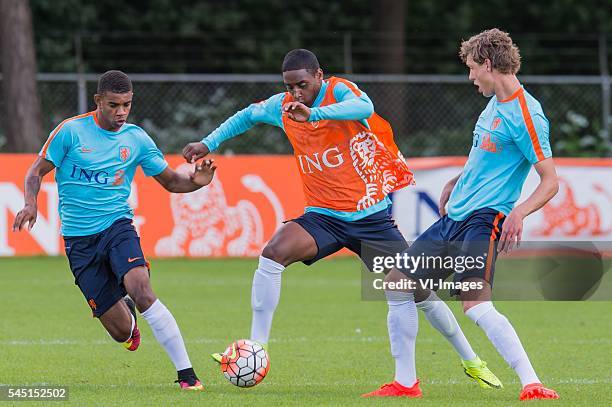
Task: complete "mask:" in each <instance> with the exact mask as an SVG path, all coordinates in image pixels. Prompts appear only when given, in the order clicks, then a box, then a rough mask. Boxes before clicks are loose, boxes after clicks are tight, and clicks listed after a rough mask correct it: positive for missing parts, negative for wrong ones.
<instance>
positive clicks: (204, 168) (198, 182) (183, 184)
mask: <svg viewBox="0 0 612 407" xmlns="http://www.w3.org/2000/svg"><path fill="white" fill-rule="evenodd" d="M216 170H217V166H216V164H215V162H214V161H213V160H204V161H202V162H201V163H197V164H196V165H195V168H194V171H193V172H192V173H191V174H181V173H179V172H176V171H174V170H173V169H172V168H170V167H166V169H165V170H163V171H162V172H161V174H159V175H156V176H155V180H156V181H157V182H159V183H160V184H161V185H162V186H163V187H164V188H165V189H167V190H168V191H170V192H178V193H181V192H193V191H195V190H197V189H200V188H202V187H203V186H205V185H208V184H210V183H211V181H212V179H213V177H214V176H215V171H216Z"/></svg>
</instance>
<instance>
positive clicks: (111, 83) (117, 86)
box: [98, 70, 132, 95]
mask: <svg viewBox="0 0 612 407" xmlns="http://www.w3.org/2000/svg"><path fill="white" fill-rule="evenodd" d="M131 90H132V81H131V80H130V78H128V76H127V75H126V74H124V73H123V72H121V71H116V70H113V71H106V72H104V73H103V74H102V75H101V76H100V79H99V80H98V94H99V95H101V94H103V93H104V92H112V93H126V92H130V91H131Z"/></svg>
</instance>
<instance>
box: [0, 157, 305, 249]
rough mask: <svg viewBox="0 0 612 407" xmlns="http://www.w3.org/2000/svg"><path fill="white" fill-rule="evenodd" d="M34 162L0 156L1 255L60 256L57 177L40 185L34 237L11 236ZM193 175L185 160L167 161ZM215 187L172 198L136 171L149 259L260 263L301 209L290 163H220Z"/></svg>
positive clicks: (134, 201) (135, 198) (137, 210)
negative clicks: (254, 258) (275, 235)
mask: <svg viewBox="0 0 612 407" xmlns="http://www.w3.org/2000/svg"><path fill="white" fill-rule="evenodd" d="M35 158H36V157H35V156H34V155H21V154H3V155H0V160H1V161H2V167H3V168H5V169H6V170H5V171H2V175H1V178H0V255H4V256H12V255H36V254H49V255H59V254H63V245H62V240H61V236H60V234H59V230H60V229H59V228H60V221H59V216H58V212H57V210H58V209H57V208H58V193H57V186H56V184H55V182H54V177H53V175H52V174H49V175H47V177H45V179H44V180H43V185H42V186H41V191H40V194H39V199H38V211H39V214H38V220H37V222H36V225H35V226H34V228H33V229H32V230H31V231H29V232H27V231H26V232H24V231H22V232H21V233H13V232H11V226H12V224H13V221H14V219H15V215H16V214H17V212H18V211H19V210H20V209H21V208H22V207H23V179H24V176H25V174H26V172H27V170H28V168H29V166H30V165H31V164H32V162H33V161H34V159H35ZM166 159H167V161H168V163H169V164H170V166H171V167H172V168H174V169H176V170H178V171H185V172H187V171H189V169H190V168H191V165H189V164H186V163H185V162H184V160H183V159H182V157H180V156H167V157H166ZM215 161H216V162H217V165H218V170H217V172H216V175H215V179H214V181H213V182H212V183H211V184H210V185H208V186H207V187H204V188H202V189H200V190H198V191H195V192H192V193H189V194H171V193H169V192H167V191H166V190H165V189H164V188H163V187H162V186H161V185H159V184H158V183H157V182H156V181H155V179H154V178H151V177H145V176H144V174H143V172H142V171H141V170H140V169H139V170H138V171H137V172H136V176H135V177H134V181H133V183H132V194H131V196H130V199H129V202H130V205H131V206H132V208H133V209H134V225H135V226H136V228H137V230H138V233H139V234H140V236H141V243H142V247H143V250H144V252H145V253H146V254H147V255H148V256H152V257H153V256H154V257H166V256H197V257H200V256H205V257H208V256H214V257H227V256H249V257H250V256H258V255H259V254H260V252H261V250H262V248H263V246H264V245H265V243H266V242H267V240H269V239H270V237H271V236H272V234H273V233H274V232H275V231H276V229H277V228H278V227H279V226H281V225H282V222H283V221H285V220H288V219H292V218H295V217H297V216H300V215H301V214H302V213H303V210H304V195H303V193H302V185H301V182H300V177H299V175H298V172H297V168H296V165H295V159H294V158H293V157H291V156H234V157H222V156H219V157H215Z"/></svg>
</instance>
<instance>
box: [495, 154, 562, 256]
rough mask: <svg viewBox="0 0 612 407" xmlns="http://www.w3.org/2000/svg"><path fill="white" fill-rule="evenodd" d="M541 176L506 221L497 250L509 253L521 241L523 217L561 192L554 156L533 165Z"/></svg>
mask: <svg viewBox="0 0 612 407" xmlns="http://www.w3.org/2000/svg"><path fill="white" fill-rule="evenodd" d="M533 167H534V168H535V170H536V172H537V173H538V175H539V176H540V183H539V184H538V186H537V188H536V189H535V191H533V193H532V194H531V195H529V197H528V198H527V199H526V200H525V201H524V202H523V203H521V204H520V205H517V206H516V207H515V208H514V209H513V210H512V212H510V214H509V215H508V217H507V218H506V220H505V221H504V227H503V229H502V234H501V236H500V237H499V246H498V247H497V250H498V251H500V252H502V251H503V252H506V253H508V252H509V251H510V250H512V249H513V248H514V246H515V244H516V245H519V244H520V243H521V235H522V234H523V219H525V218H526V217H527V216H528V215H529V214H531V213H533V212H535V211H537V210H538V209H540V208H541V207H543V206H544V205H546V203H547V202H548V201H550V200H551V199H552V198H553V197H554V196H555V195H557V192H559V180H558V178H557V171H556V169H555V163H554V161H553V159H552V158H546V159H544V160H542V161H540V162H538V163H536V164H534V166H533Z"/></svg>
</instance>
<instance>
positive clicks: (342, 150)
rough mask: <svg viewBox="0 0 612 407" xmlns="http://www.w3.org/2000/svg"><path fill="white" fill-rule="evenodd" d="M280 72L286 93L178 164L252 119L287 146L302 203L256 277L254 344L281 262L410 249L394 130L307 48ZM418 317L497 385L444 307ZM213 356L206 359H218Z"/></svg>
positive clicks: (275, 295) (408, 178)
mask: <svg viewBox="0 0 612 407" xmlns="http://www.w3.org/2000/svg"><path fill="white" fill-rule="evenodd" d="M282 73H283V81H284V84H285V87H286V89H287V92H285V93H279V94H276V95H274V96H272V97H270V98H269V99H267V100H265V101H263V102H260V103H255V104H251V105H250V106H248V107H247V108H245V109H244V110H241V111H239V112H238V113H236V114H235V115H233V116H232V117H231V118H229V119H228V120H226V121H225V122H224V123H223V124H221V126H219V128H217V129H216V130H214V131H213V132H212V133H211V134H210V135H208V136H207V137H205V138H204V139H203V140H202V141H201V142H195V143H190V144H188V145H187V146H186V147H185V148H184V149H183V155H184V157H185V159H186V160H187V161H188V162H193V160H197V159H200V158H202V157H204V156H206V155H207V154H208V153H209V152H211V151H214V150H215V149H217V147H218V146H219V145H220V144H221V143H222V142H224V141H226V140H228V139H230V138H232V137H235V136H237V135H239V134H241V133H244V132H245V131H247V130H248V129H250V128H251V127H253V126H254V125H255V124H257V123H267V124H271V125H273V126H277V127H280V128H281V129H283V130H284V132H285V134H286V135H287V137H288V138H289V141H290V142H291V144H292V146H293V150H294V155H295V159H296V163H297V166H298V170H299V173H300V176H301V178H302V182H303V189H304V194H305V196H306V204H307V206H306V209H305V213H304V214H303V215H302V216H300V217H298V218H297V219H293V220H291V221H289V222H287V223H285V225H284V226H283V227H281V228H280V229H279V230H278V231H277V232H276V233H275V234H274V236H273V237H272V239H271V240H270V241H269V242H268V244H267V245H266V246H265V248H264V249H263V252H262V254H261V256H260V258H259V266H258V268H257V270H256V271H255V275H254V277H253V288H252V295H251V306H252V309H253V314H252V315H253V316H252V324H251V339H252V340H254V341H257V342H259V343H262V344H264V345H265V344H267V343H268V339H269V336H270V329H271V326H272V317H273V314H274V311H275V309H276V307H277V305H278V301H279V298H280V289H281V274H282V272H283V271H284V270H285V268H286V267H287V266H289V265H290V264H292V263H295V262H298V261H302V262H303V263H305V264H307V265H311V264H313V263H314V262H316V261H318V260H320V259H322V258H324V257H327V256H329V255H330V254H332V253H335V252H337V251H338V250H340V249H342V248H344V247H346V248H348V249H350V250H351V251H353V252H354V253H356V254H357V255H359V256H360V257H361V258H362V259H363V260H364V262H365V264H366V265H367V264H371V262H370V259H369V258H370V255H371V253H366V251H364V250H363V247H362V245H365V246H368V247H371V248H374V249H375V250H377V251H381V252H387V253H391V252H392V253H397V252H399V251H402V250H404V249H405V248H407V247H408V245H407V243H406V241H405V240H404V238H403V236H402V235H401V233H400V232H399V230H398V228H397V226H396V225H395V223H394V221H393V219H392V218H391V216H390V213H389V206H390V200H389V198H388V197H387V194H388V193H390V192H391V191H393V190H396V189H399V188H402V187H405V186H407V185H410V184H412V183H413V179H412V173H411V172H410V170H409V169H408V167H407V165H406V163H405V160H404V159H403V157H402V155H401V153H400V152H399V151H398V149H397V147H396V145H395V142H394V141H393V132H392V129H391V126H390V125H389V123H387V122H386V121H385V120H384V119H382V118H381V117H380V116H378V115H377V114H376V113H374V107H373V104H372V101H371V100H370V98H369V97H368V96H367V95H366V94H365V93H364V92H363V91H361V90H360V89H359V88H358V87H357V86H356V85H355V84H354V83H352V82H349V81H347V80H345V79H342V78H337V77H331V78H328V79H326V80H324V79H323V71H322V70H321V68H320V66H319V62H318V60H317V57H316V56H315V55H314V54H313V53H312V52H310V51H308V50H305V49H295V50H292V51H290V52H289V53H287V55H286V56H285V58H284V61H283V64H282ZM390 246H394V247H390ZM370 252H371V250H370ZM423 311H424V312H425V313H426V315H427V319H428V320H429V321H431V323H432V325H433V326H434V327H437V328H438V329H439V330H440V332H442V333H443V335H444V336H445V337H446V338H447V339H448V341H449V342H451V344H452V345H453V346H454V347H455V349H456V350H457V352H458V353H459V355H460V356H461V358H462V360H463V361H464V363H469V364H470V366H472V368H471V370H470V371H469V373H468V375H469V376H470V377H472V378H473V379H475V380H476V381H477V382H479V384H480V385H481V386H483V387H491V386H497V384H498V383H499V380H498V379H497V377H495V375H494V374H493V373H492V372H491V371H490V370H489V369H488V368H487V367H486V365H485V364H484V362H482V361H481V360H480V359H479V358H478V356H477V355H476V354H475V353H474V351H473V350H472V348H471V346H470V345H469V343H468V341H467V339H466V338H465V336H464V334H463V332H462V331H461V329H460V328H459V325H458V324H457V321H456V319H455V317H454V315H453V314H452V312H451V311H450V309H449V308H448V307H447V306H446V304H444V303H442V302H440V303H439V304H436V306H435V307H434V306H428V307H423ZM389 323H390V324H393V323H395V322H394V321H390V322H389ZM220 357H221V355H220V354H218V353H217V354H213V358H214V359H215V360H217V361H220ZM400 380H402V379H400ZM404 383H406V384H408V382H404Z"/></svg>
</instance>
